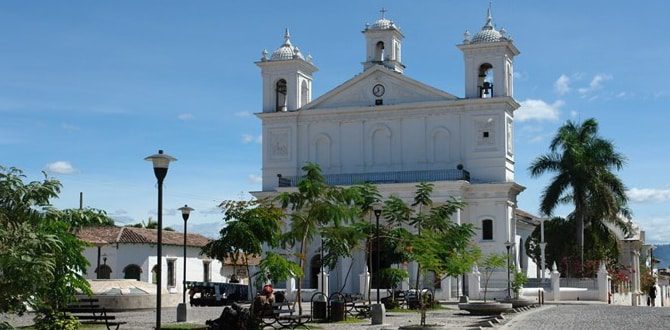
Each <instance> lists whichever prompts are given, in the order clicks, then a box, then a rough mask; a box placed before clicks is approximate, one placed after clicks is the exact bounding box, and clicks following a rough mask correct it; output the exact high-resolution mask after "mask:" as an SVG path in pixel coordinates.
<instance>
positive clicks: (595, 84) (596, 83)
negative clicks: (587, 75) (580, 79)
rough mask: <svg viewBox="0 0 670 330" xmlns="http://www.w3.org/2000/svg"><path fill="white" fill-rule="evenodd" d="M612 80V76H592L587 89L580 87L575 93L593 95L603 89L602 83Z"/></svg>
mask: <svg viewBox="0 0 670 330" xmlns="http://www.w3.org/2000/svg"><path fill="white" fill-rule="evenodd" d="M608 80H612V76H611V75H608V74H597V75H595V76H593V79H591V83H589V87H582V88H580V89H578V90H577V91H578V92H579V94H582V95H585V94H590V93H593V92H595V91H597V90H599V89H601V88H602V87H603V83H604V82H606V81H608Z"/></svg>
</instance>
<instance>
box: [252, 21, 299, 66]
mask: <svg viewBox="0 0 670 330" xmlns="http://www.w3.org/2000/svg"><path fill="white" fill-rule="evenodd" d="M292 59H301V60H305V57H304V56H303V55H302V53H301V52H300V49H299V48H298V47H295V46H293V44H291V33H290V32H289V30H288V28H285V29H284V43H283V44H282V45H281V46H280V47H279V48H277V49H276V50H275V51H274V52H272V55H271V56H270V57H268V56H267V53H265V52H264V53H263V55H262V57H261V61H287V60H292Z"/></svg>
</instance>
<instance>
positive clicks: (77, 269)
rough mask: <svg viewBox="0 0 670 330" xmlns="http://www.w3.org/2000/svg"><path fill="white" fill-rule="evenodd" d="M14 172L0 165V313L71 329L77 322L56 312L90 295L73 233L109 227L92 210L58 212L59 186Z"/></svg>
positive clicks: (78, 243)
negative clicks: (30, 316) (24, 315)
mask: <svg viewBox="0 0 670 330" xmlns="http://www.w3.org/2000/svg"><path fill="white" fill-rule="evenodd" d="M25 179H26V177H25V175H24V174H23V172H22V171H21V170H19V169H17V168H6V167H2V166H0V274H2V276H0V288H2V289H1V290H0V313H18V314H22V313H24V312H25V311H26V308H27V307H30V308H32V309H34V310H35V311H36V316H35V320H36V327H37V328H40V329H41V328H71V327H76V326H77V321H76V320H74V319H72V318H71V317H68V316H66V315H63V314H62V313H59V312H58V310H59V309H60V308H62V307H64V306H65V305H66V304H67V303H69V302H71V301H74V300H75V299H76V294H77V293H78V292H83V293H86V294H90V293H91V291H90V286H89V284H88V282H87V281H86V279H85V278H84V277H83V276H82V275H81V274H85V272H86V268H87V266H88V262H87V260H86V258H84V257H83V255H82V252H83V251H84V249H85V248H86V244H85V243H84V242H82V241H81V240H79V239H78V238H77V237H76V235H75V233H76V230H77V229H78V228H80V227H82V226H91V225H103V224H109V222H110V221H111V220H110V219H109V218H108V217H107V216H106V215H105V213H104V212H102V211H99V210H94V209H83V210H78V209H77V210H75V209H72V210H58V209H56V208H55V207H53V206H52V205H51V203H50V200H51V199H53V198H57V197H58V194H59V193H60V188H61V184H60V182H59V181H58V180H55V179H52V178H49V177H48V176H47V175H46V173H45V174H44V179H43V180H42V181H32V182H24V180H25Z"/></svg>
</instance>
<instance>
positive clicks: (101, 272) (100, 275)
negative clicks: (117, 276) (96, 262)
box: [95, 264, 112, 280]
mask: <svg viewBox="0 0 670 330" xmlns="http://www.w3.org/2000/svg"><path fill="white" fill-rule="evenodd" d="M95 273H96V274H97V276H96V278H97V279H99V280H108V279H109V278H110V275H111V274H112V268H110V267H109V266H107V265H106V264H103V265H100V266H99V267H98V269H96V270H95Z"/></svg>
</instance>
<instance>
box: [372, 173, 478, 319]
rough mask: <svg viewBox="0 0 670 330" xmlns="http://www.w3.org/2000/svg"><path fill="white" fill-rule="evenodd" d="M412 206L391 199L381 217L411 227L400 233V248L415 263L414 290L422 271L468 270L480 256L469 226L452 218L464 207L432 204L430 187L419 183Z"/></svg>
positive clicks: (422, 305)
mask: <svg viewBox="0 0 670 330" xmlns="http://www.w3.org/2000/svg"><path fill="white" fill-rule="evenodd" d="M416 188H417V190H416V193H415V195H414V201H413V203H412V205H411V206H407V205H406V204H405V203H404V202H403V201H402V200H401V199H400V198H398V197H395V196H392V197H390V198H389V199H388V200H387V201H385V204H384V213H383V214H384V215H385V217H386V219H387V222H388V223H389V224H390V225H392V226H402V225H405V224H406V225H410V226H413V227H414V228H415V232H414V233H410V232H405V233H403V234H401V238H400V241H401V242H402V243H401V245H403V244H404V247H403V248H402V250H404V251H405V252H406V253H407V255H408V257H409V259H410V260H414V261H416V262H417V265H418V267H417V277H416V282H415V288H416V289H417V292H419V290H420V289H421V287H420V286H419V284H420V276H421V272H427V271H431V272H434V273H435V274H436V275H437V276H439V277H441V276H457V275H460V274H463V273H464V272H466V271H468V270H469V269H470V268H471V267H472V265H473V264H474V263H475V261H476V260H477V258H478V256H479V250H478V249H477V248H476V247H475V246H474V245H472V244H471V243H470V240H471V238H472V236H473V235H474V229H473V227H472V225H471V224H460V225H459V224H456V223H454V222H453V221H451V217H452V216H453V215H454V214H455V213H456V212H457V211H458V210H459V209H462V208H463V207H464V206H465V204H464V203H463V202H461V201H458V200H456V199H454V198H452V199H450V200H448V201H447V202H445V203H443V204H440V205H435V204H433V201H432V199H431V197H430V195H431V194H432V192H433V185H432V184H430V183H425V182H422V183H419V184H418V185H417V186H416ZM419 306H420V308H421V324H422V325H425V319H426V304H425V302H424V301H423V299H419Z"/></svg>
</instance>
